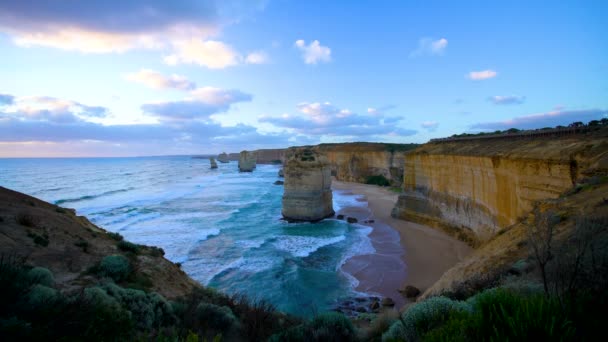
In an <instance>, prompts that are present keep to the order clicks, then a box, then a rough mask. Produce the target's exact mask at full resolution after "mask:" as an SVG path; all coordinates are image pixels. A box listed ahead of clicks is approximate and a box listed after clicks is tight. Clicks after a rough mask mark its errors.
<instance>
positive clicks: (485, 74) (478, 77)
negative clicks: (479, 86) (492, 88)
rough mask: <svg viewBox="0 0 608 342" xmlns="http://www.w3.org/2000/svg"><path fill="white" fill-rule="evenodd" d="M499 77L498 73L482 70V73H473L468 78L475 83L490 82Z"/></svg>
mask: <svg viewBox="0 0 608 342" xmlns="http://www.w3.org/2000/svg"><path fill="white" fill-rule="evenodd" d="M496 76H498V73H497V72H496V71H494V70H489V69H488V70H481V71H471V72H470V73H468V74H467V78H468V79H471V80H473V81H482V80H488V79H490V78H494V77H496Z"/></svg>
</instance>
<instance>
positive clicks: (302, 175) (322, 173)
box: [282, 148, 334, 221]
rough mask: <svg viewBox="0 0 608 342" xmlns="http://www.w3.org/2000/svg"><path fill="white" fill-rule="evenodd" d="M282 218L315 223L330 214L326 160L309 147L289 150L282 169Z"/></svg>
mask: <svg viewBox="0 0 608 342" xmlns="http://www.w3.org/2000/svg"><path fill="white" fill-rule="evenodd" d="M284 173H285V184H284V187H285V190H284V193H283V210H282V214H283V217H284V218H285V219H287V220H289V221H319V220H322V219H324V218H326V217H330V216H333V215H334V210H333V205H332V192H331V170H330V165H329V164H328V162H327V158H325V156H323V155H322V154H319V153H317V152H315V151H313V150H312V149H310V148H301V149H291V151H289V152H288V157H287V160H286V161H285V167H284Z"/></svg>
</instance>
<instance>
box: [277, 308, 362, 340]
mask: <svg viewBox="0 0 608 342" xmlns="http://www.w3.org/2000/svg"><path fill="white" fill-rule="evenodd" d="M355 339H356V330H355V328H354V327H353V324H352V322H351V321H350V319H348V318H347V317H346V316H344V315H342V314H339V313H337V312H328V313H324V314H321V315H319V316H317V317H315V318H314V319H312V321H310V322H307V323H304V324H300V325H298V326H295V327H292V328H290V329H287V330H286V331H284V332H282V333H279V334H275V335H273V336H271V337H270V339H269V341H273V342H279V341H288V342H300V341H315V342H317V341H353V340H355Z"/></svg>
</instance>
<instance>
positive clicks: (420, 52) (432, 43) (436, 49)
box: [410, 38, 448, 57]
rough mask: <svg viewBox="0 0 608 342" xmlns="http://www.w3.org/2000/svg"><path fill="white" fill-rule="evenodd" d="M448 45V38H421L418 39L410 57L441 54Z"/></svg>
mask: <svg viewBox="0 0 608 342" xmlns="http://www.w3.org/2000/svg"><path fill="white" fill-rule="evenodd" d="M447 47H448V40H447V39H445V38H440V39H437V40H434V39H432V38H421V39H420V40H419V41H418V47H417V48H416V50H414V51H412V52H411V53H410V57H418V56H441V55H443V53H444V52H445V49H446V48H447Z"/></svg>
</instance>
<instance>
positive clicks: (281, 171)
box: [279, 169, 285, 178]
mask: <svg viewBox="0 0 608 342" xmlns="http://www.w3.org/2000/svg"><path fill="white" fill-rule="evenodd" d="M279 177H281V178H283V177H285V173H283V169H280V170H279Z"/></svg>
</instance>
